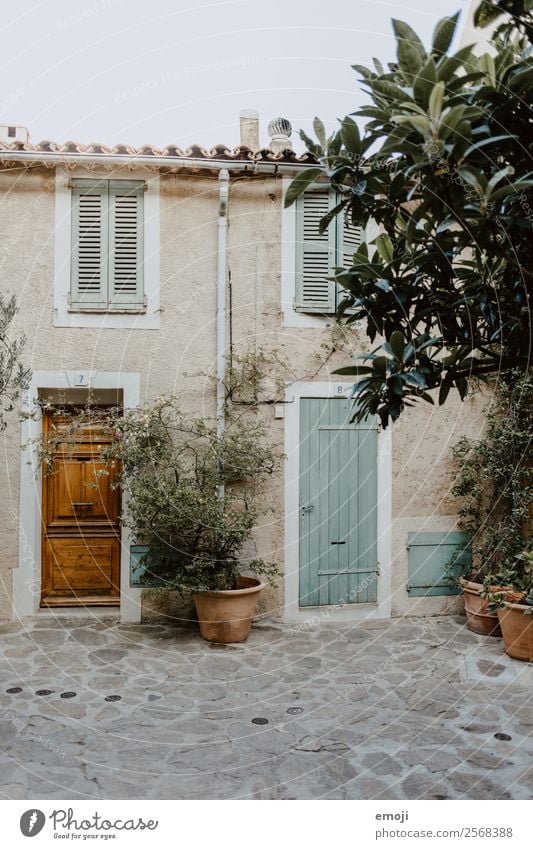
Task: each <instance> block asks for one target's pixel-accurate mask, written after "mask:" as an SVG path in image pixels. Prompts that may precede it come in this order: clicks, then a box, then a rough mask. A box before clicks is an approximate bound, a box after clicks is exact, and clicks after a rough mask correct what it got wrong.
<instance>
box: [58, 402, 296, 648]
mask: <svg viewBox="0 0 533 849" xmlns="http://www.w3.org/2000/svg"><path fill="white" fill-rule="evenodd" d="M88 422H89V423H90V424H91V426H93V427H98V428H102V429H103V430H104V431H106V432H107V433H108V434H110V435H111V437H112V440H111V443H110V444H109V445H108V446H105V447H104V449H103V451H102V457H103V459H105V460H114V461H116V465H117V466H118V467H119V468H120V474H119V475H118V476H117V479H116V485H117V486H121V487H122V489H123V490H124V491H125V492H126V494H127V499H126V503H127V507H126V510H125V512H124V515H123V516H122V517H121V518H122V522H123V524H124V525H126V526H127V527H129V528H130V529H131V530H132V533H133V537H134V539H135V542H136V543H139V544H143V545H146V546H147V553H146V554H145V555H143V557H142V561H141V562H142V564H143V565H144V566H145V568H146V571H145V574H144V578H143V583H144V584H145V586H146V587H158V588H160V589H161V588H163V589H165V590H178V591H179V592H180V593H182V594H184V593H189V594H192V596H193V598H194V602H195V606H196V610H197V614H198V621H199V625H200V633H201V635H202V636H203V637H204V638H205V639H207V640H211V641H213V642H240V641H242V640H245V639H246V638H247V636H248V634H249V632H250V627H251V623H252V617H253V614H254V612H255V608H256V604H257V600H258V596H259V593H260V592H261V590H262V589H263V588H264V586H265V584H264V583H263V581H262V580H261V578H260V577H258V575H260V576H261V577H262V578H265V579H269V580H272V579H274V578H275V576H276V575H277V574H279V571H278V568H277V566H276V565H275V564H273V563H266V562H264V561H263V560H260V559H247V558H246V557H245V555H244V553H243V546H245V544H246V543H247V542H248V541H249V540H250V537H251V535H252V532H253V529H254V527H255V525H256V523H257V520H258V518H259V513H260V500H261V496H262V491H263V484H264V483H265V482H266V480H267V479H268V478H269V477H270V476H271V475H272V474H273V473H274V472H275V470H276V469H277V468H278V465H279V461H280V459H281V458H280V457H278V456H276V455H275V454H274V452H273V451H272V449H271V448H270V447H269V445H268V442H267V439H266V436H267V434H266V430H265V428H264V426H262V425H261V424H260V423H259V422H258V419H257V416H256V415H254V414H247V415H244V416H241V418H239V419H237V420H235V421H233V422H232V421H228V423H227V425H226V428H225V431H224V433H223V434H221V435H220V434H218V433H217V429H216V426H215V425H214V424H210V423H209V422H207V421H206V420H204V419H201V418H197V417H196V418H195V417H193V416H187V415H184V414H183V413H181V412H180V410H179V408H178V405H177V403H176V400H175V399H173V398H160V399H158V400H157V401H156V402H154V403H152V404H146V405H145V406H144V407H142V408H139V409H132V410H127V411H122V410H118V409H114V410H109V409H108V410H104V411H99V410H95V409H94V408H93V409H90V408H86V409H85V410H84V411H83V412H82V413H80V415H79V416H77V417H75V418H74V419H73V420H72V424H71V428H70V429H71V431H72V432H73V431H75V430H76V429H77V428H79V427H80V426H84V425H85V426H86V425H87V423H88ZM67 438H68V437H67V436H66V434H65V431H63V432H62V434H61V440H62V442H63V443H65V440H66V439H67ZM50 450H51V446H50V444H49V443H48V444H47V446H46V447H45V448H44V449H43V451H50ZM102 473H103V474H105V471H104V472H102ZM243 572H246V573H248V574H245V575H243V574H242V573H243Z"/></svg>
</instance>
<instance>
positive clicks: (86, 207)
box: [70, 180, 108, 309]
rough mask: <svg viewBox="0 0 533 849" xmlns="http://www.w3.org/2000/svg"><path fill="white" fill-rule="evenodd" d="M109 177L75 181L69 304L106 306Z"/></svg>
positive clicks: (94, 307) (99, 307)
mask: <svg viewBox="0 0 533 849" xmlns="http://www.w3.org/2000/svg"><path fill="white" fill-rule="evenodd" d="M107 203H108V202H107V181H103V182H101V183H94V182H90V181H84V180H76V181H73V186H72V273H71V281H72V285H71V296H70V305H71V307H73V308H75V309H76V308H79V309H84V308H85V309H105V308H106V306H107V234H108V223H107Z"/></svg>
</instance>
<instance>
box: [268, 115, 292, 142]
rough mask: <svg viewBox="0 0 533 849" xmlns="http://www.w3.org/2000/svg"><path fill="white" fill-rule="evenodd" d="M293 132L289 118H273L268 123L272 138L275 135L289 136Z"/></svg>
mask: <svg viewBox="0 0 533 849" xmlns="http://www.w3.org/2000/svg"><path fill="white" fill-rule="evenodd" d="M291 133H292V126H291V122H290V121H288V120H287V118H273V119H272V121H270V123H269V125H268V135H269V136H270V138H274V137H275V136H285V137H286V138H289V137H290V135H291Z"/></svg>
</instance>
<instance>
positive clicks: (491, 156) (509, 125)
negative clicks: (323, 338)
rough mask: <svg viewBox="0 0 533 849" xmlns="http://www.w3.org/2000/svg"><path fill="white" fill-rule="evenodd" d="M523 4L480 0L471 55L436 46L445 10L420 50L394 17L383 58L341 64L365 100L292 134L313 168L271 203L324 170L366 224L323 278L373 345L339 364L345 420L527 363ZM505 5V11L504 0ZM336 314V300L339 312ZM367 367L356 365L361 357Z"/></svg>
mask: <svg viewBox="0 0 533 849" xmlns="http://www.w3.org/2000/svg"><path fill="white" fill-rule="evenodd" d="M531 6H532V3H531V2H530V0H522V2H518V1H517V0H515V2H511V0H502V2H501V3H498V4H496V3H487V2H485V3H483V4H482V5H481V7H480V9H479V11H478V15H477V19H478V21H479V22H480V23H484V24H485V23H490V22H491V21H492V20H493V19H494V18H495V17H497V16H498V15H500V14H502V13H505V12H507V11H512V12H513V14H514V15H515V17H514V18H509V17H508V16H506V17H505V19H504V24H503V25H502V26H500V27H499V28H498V30H497V32H496V34H495V35H494V36H493V38H492V46H493V48H494V50H493V51H491V54H492V53H493V54H494V55H491V54H489V53H487V54H485V55H483V56H481V57H477V56H475V55H474V54H473V52H472V49H471V47H469V46H467V47H463V48H461V49H459V50H457V51H455V52H453V51H451V50H450V46H451V43H452V39H453V36H454V33H455V30H456V26H457V22H458V17H459V15H458V14H456V15H454V16H452V17H448V18H444V19H442V20H441V21H439V23H438V24H437V25H436V27H435V30H434V33H433V39H432V44H431V47H429V49H426V47H425V46H424V44H423V43H422V42H421V40H420V39H419V37H418V36H417V34H416V33H415V32H414V31H413V30H412V29H411V27H410V26H409V25H408V24H406V23H404V22H402V21H398V20H393V28H394V33H395V36H396V42H397V61H396V62H394V63H390V64H389V65H388V67H387V68H386V69H385V68H384V67H383V65H382V64H381V63H380V62H379V61H378V60H377V59H376V60H374V68H371V69H369V68H366V67H363V66H360V65H354V66H353V67H354V68H355V70H356V71H357V72H358V73H359V74H360V76H361V77H362V84H363V86H364V87H365V89H366V91H367V92H368V94H369V95H370V104H369V105H365V106H364V107H363V108H361V109H360V110H359V111H357V112H355V113H354V115H355V116H359V117H362V118H365V119H367V122H366V125H365V127H364V131H363V132H362V133H361V132H360V129H359V127H358V124H357V123H356V121H355V120H354V119H353V118H352V117H350V116H347V117H346V118H344V119H343V120H342V121H340V127H339V129H338V130H337V131H336V132H335V133H333V134H332V135H331V136H330V137H329V138H326V133H325V130H324V126H323V124H322V122H321V121H320V120H319V119H315V122H314V128H315V133H316V136H317V139H318V141H313V140H312V139H310V138H308V137H307V136H306V135H305V133H303V132H301V133H300V135H301V137H302V138H303V139H304V141H305V142H306V145H307V147H308V149H309V151H311V152H312V153H313V154H314V156H315V158H316V160H317V167H316V168H311V169H309V170H306V171H305V172H303V173H300V174H299V175H298V176H297V177H296V178H295V180H293V182H292V184H291V186H290V187H289V190H288V192H287V197H286V205H290V204H291V203H293V202H294V201H295V200H296V198H297V197H298V196H299V195H300V194H301V193H302V192H303V191H305V189H306V187H307V186H308V185H310V183H311V182H313V181H316V180H317V179H320V178H326V179H327V180H328V181H329V183H330V186H331V188H332V189H334V190H335V192H336V193H337V195H338V197H339V203H338V204H337V206H336V207H335V209H333V210H332V211H331V212H330V213H328V215H327V216H326V217H325V218H324V219H323V220H322V222H321V228H322V231H324V230H325V229H326V228H327V227H328V225H329V224H330V222H331V221H332V220H333V218H334V217H335V216H337V215H344V216H346V217H347V218H349V219H351V220H352V222H353V223H354V224H358V225H361V226H363V227H365V226H366V225H367V224H368V222H369V221H370V220H373V221H375V222H376V223H377V224H378V225H379V229H380V234H379V235H378V236H377V237H376V238H375V239H374V240H373V242H372V244H365V243H364V244H362V245H361V247H360V248H359V249H358V251H357V253H355V254H354V256H353V262H352V265H351V267H349V268H338V269H336V273H335V279H336V280H337V281H338V282H339V283H340V284H341V285H342V286H343V287H344V288H345V289H346V290H347V293H348V294H347V297H346V299H345V300H344V301H343V303H342V304H341V305H340V307H339V320H342V321H345V322H346V323H347V324H352V323H355V322H360V321H363V322H364V323H365V325H366V333H367V335H368V336H369V338H370V340H371V341H372V342H374V341H376V342H377V343H379V344H378V347H377V348H375V350H374V351H373V352H372V353H371V354H366V355H361V357H359V358H358V359H359V360H360V361H361V360H362V361H363V362H364V364H362V365H359V364H356V365H350V366H347V367H345V368H342V369H340V370H339V372H338V373H341V374H346V375H355V376H356V377H357V378H358V379H357V381H356V384H355V393H356V400H355V417H356V419H358V420H360V419H362V418H363V417H365V416H366V415H369V414H376V413H377V414H378V415H379V417H380V419H381V422H382V424H383V426H384V427H386V426H387V424H388V422H389V420H390V419H392V420H395V419H397V418H398V416H399V415H400V414H401V412H402V411H403V409H404V407H405V406H409V405H412V404H413V403H416V400H417V399H418V398H420V397H421V398H423V399H425V400H426V401H429V402H430V403H433V398H432V396H431V394H429V392H428V390H432V389H435V388H439V403H440V404H443V403H444V402H445V401H446V398H447V397H448V394H449V391H450V389H451V388H452V387H455V389H457V391H458V392H459V394H460V397H461V399H463V398H464V397H465V396H466V395H467V392H468V390H469V386H470V385H471V383H472V381H473V380H478V379H481V380H488V379H490V378H494V377H495V376H496V375H498V374H499V373H501V372H507V371H508V370H511V369H513V368H516V367H518V369H519V370H522V371H523V370H524V369H527V368H528V367H529V366H530V362H531V340H532V334H531V315H532V312H531V300H530V299H531V292H532V290H533V287H532V281H533V250H532V244H531V222H532V220H533V195H532V192H531V189H532V187H533V171H532V163H531V141H530V140H531V138H532V135H531V114H532V113H531V105H532V104H531V92H532V90H533V57H532V50H531V32H532V29H531V22H532V17H531ZM511 7H512V8H511ZM347 308H349V309H350V312H349V313H346V310H347ZM365 361H366V362H365Z"/></svg>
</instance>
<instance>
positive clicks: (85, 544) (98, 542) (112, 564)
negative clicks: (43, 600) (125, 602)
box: [46, 537, 120, 597]
mask: <svg viewBox="0 0 533 849" xmlns="http://www.w3.org/2000/svg"><path fill="white" fill-rule="evenodd" d="M119 554H120V541H119V540H117V539H114V538H109V539H108V538H105V537H81V538H79V539H70V538H65V537H58V538H51V539H48V540H47V541H46V555H47V556H46V562H47V565H48V569H49V574H48V575H47V578H48V581H47V584H48V586H47V597H53V596H61V597H63V596H70V595H79V596H82V597H83V596H87V595H89V596H101V595H103V596H118V595H119V573H118V570H119Z"/></svg>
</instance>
